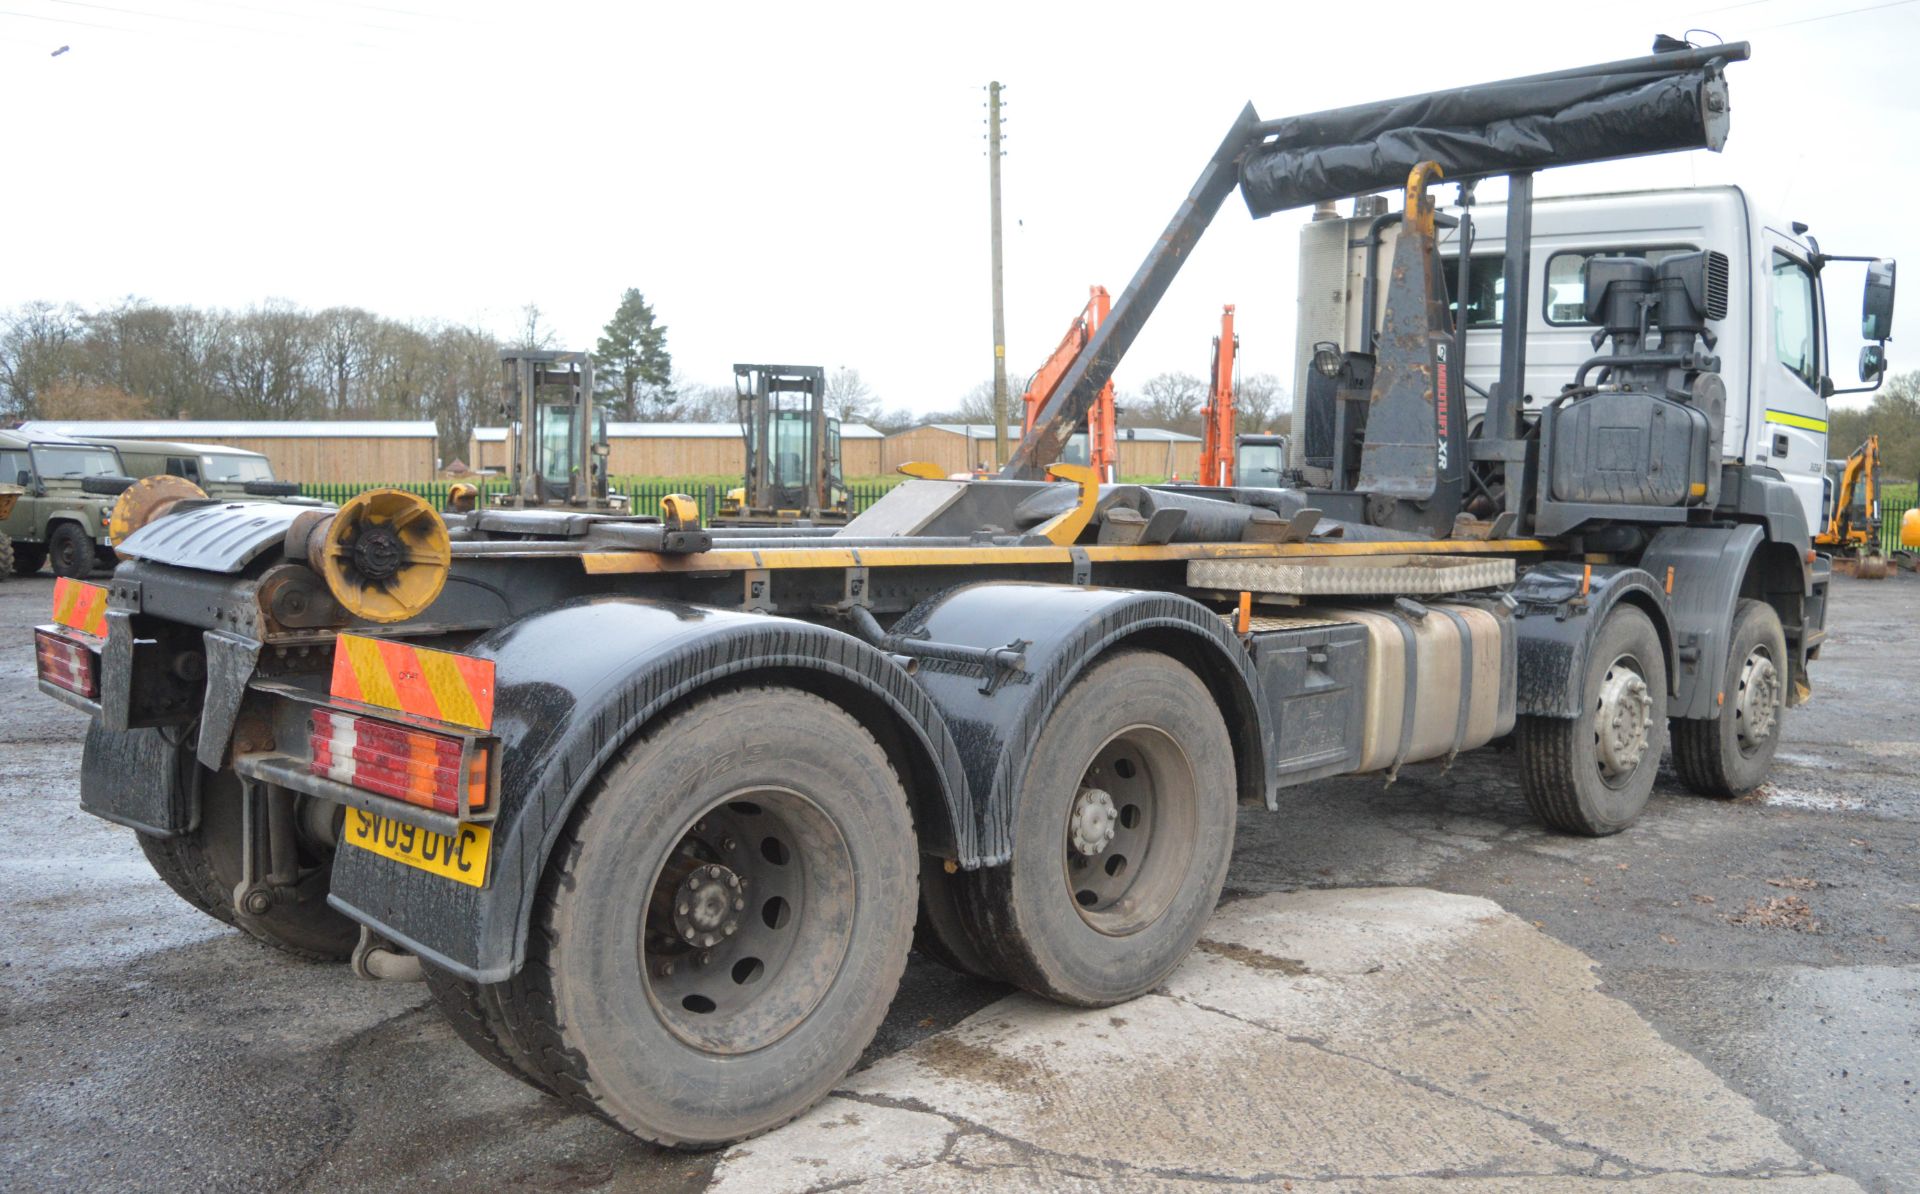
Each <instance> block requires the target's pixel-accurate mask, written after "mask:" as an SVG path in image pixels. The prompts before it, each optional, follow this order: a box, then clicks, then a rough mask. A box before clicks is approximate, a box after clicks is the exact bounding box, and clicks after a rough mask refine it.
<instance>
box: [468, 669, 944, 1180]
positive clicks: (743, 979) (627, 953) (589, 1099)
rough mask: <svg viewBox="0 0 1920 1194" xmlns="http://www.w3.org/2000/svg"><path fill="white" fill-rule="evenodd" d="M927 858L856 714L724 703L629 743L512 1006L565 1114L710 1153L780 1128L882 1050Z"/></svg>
mask: <svg viewBox="0 0 1920 1194" xmlns="http://www.w3.org/2000/svg"><path fill="white" fill-rule="evenodd" d="M917 863H918V851H917V847H916V845H915V839H914V832H913V821H912V817H911V814H910V813H909V812H908V809H907V797H906V792H905V790H904V789H903V788H902V787H901V784H900V780H899V778H898V777H897V776H896V775H895V774H894V772H893V768H892V767H891V765H890V764H889V763H888V761H887V755H886V752H885V751H884V750H882V749H881V747H880V746H879V744H878V743H877V742H875V741H874V739H873V737H872V735H870V734H868V733H867V731H866V730H865V729H864V728H862V727H861V725H860V724H859V723H858V722H857V721H855V720H854V719H853V718H852V717H851V716H849V715H848V714H847V713H846V712H845V711H844V710H842V709H840V708H838V707H837V706H835V705H832V704H830V703H829V702H827V701H824V700H822V699H820V698H819V697H816V696H813V695H810V694H808V693H804V692H800V691H798V690H795V689H788V688H760V689H747V690H741V691H734V692H729V693H727V694H725V695H724V696H717V697H712V698H709V699H706V700H703V701H700V702H698V703H696V704H694V705H691V706H689V707H687V708H686V709H685V710H683V711H681V712H680V713H678V714H675V715H674V716H672V717H671V718H669V719H667V720H665V721H663V722H661V723H660V724H659V725H657V726H656V727H654V728H653V729H651V730H650V731H648V732H647V733H646V734H645V735H643V736H642V737H640V738H639V739H637V740H635V741H634V742H633V743H632V744H631V745H629V746H628V747H627V748H626V750H625V751H624V752H623V753H622V754H621V755H620V756H619V757H618V758H616V759H615V760H614V761H613V762H612V763H611V764H609V765H608V767H607V768H606V770H605V771H604V772H603V773H602V774H601V777H600V778H599V779H598V780H596V781H595V783H594V785H593V787H592V788H591V789H589V791H588V793H587V795H586V796H585V797H584V798H583V799H582V802H581V807H580V809H579V811H578V812H577V813H576V814H575V815H574V817H573V819H572V821H571V822H570V824H569V825H568V827H567V829H566V831H565V832H564V833H563V834H562V836H561V838H560V840H559V842H558V843H556V845H555V847H554V854H553V857H552V859H551V861H550V862H549V864H548V867H547V873H546V876H545V878H544V880H543V882H542V885H541V891H540V895H539V899H538V904H537V906H536V908H535V913H534V923H533V926H532V930H531V933H530V935H529V940H528V946H527V960H526V964H525V965H524V966H523V967H522V968H521V971H520V973H519V974H517V975H515V976H514V978H513V979H511V980H509V982H508V983H507V984H506V985H505V989H504V990H503V992H502V1003H503V1007H502V1010H503V1011H504V1013H505V1016H504V1022H505V1023H506V1024H507V1025H508V1026H509V1031H511V1032H512V1034H513V1036H514V1037H515V1038H517V1047H519V1048H521V1049H523V1050H524V1051H525V1053H526V1055H527V1056H529V1057H532V1058H537V1059H538V1061H537V1073H536V1075H535V1076H536V1077H537V1078H538V1079H539V1081H540V1082H542V1083H543V1084H544V1085H546V1086H547V1087H548V1088H549V1089H551V1090H553V1091H554V1092H555V1093H557V1094H559V1095H560V1097H562V1098H564V1099H566V1100H567V1101H568V1102H569V1103H571V1104H573V1105H574V1106H576V1107H578V1108H580V1109H582V1110H585V1111H591V1112H593V1113H595V1114H598V1115H600V1116H602V1117H603V1118H605V1119H607V1120H610V1121H611V1122H613V1123H614V1124H616V1125H617V1126H619V1127H621V1128H624V1129H625V1130H627V1131H628V1132H631V1133H633V1134H634V1135H636V1136H639V1137H641V1138H643V1139H646V1140H650V1141H653V1142H655V1143H658V1144H665V1145H670V1146H675V1147H682V1148H706V1147H714V1146H718V1145H722V1144H726V1143H729V1142H731V1141H734V1140H739V1139H741V1138H743V1137H747V1136H752V1135H754V1134H756V1133H759V1132H764V1131H767V1130H769V1129H771V1128H775V1127H778V1126H779V1125H781V1124H783V1123H786V1122H787V1121H788V1120H790V1119H792V1118H794V1117H795V1116H797V1115H799V1114H800V1113H801V1112H803V1111H805V1110H806V1109H807V1108H809V1107H811V1106H812V1105H813V1104H814V1103H816V1102H818V1101H819V1100H820V1099H821V1098H823V1097H825V1095H826V1094H827V1093H828V1092H829V1091H830V1090H832V1089H833V1084H834V1083H835V1082H837V1081H839V1080H840V1078H841V1077H842V1076H844V1075H845V1074H846V1073H847V1071H848V1070H849V1069H851V1068H852V1067H853V1065H854V1063H855V1062H856V1061H858V1060H859V1058H860V1054H861V1051H862V1050H864V1049H865V1048H866V1046H867V1043H868V1042H869V1041H871V1040H872V1039H873V1034H874V1032H875V1030H877V1029H878V1028H879V1026H880V1021H881V1018H882V1017H884V1016H885V1015H886V1011H887V1007H888V1005H889V1004H890V1003H891V1002H892V1001H893V995H894V992H895V990H896V989H897V988H898V986H899V983H900V975H901V972H902V971H903V970H904V969H905V968H906V962H907V951H908V948H909V947H910V945H911V944H912V940H913V919H914V893H915V889H916V888H915V875H916V868H917Z"/></svg>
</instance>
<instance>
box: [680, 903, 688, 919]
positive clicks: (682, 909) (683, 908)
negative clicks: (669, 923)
mask: <svg viewBox="0 0 1920 1194" xmlns="http://www.w3.org/2000/svg"><path fill="white" fill-rule="evenodd" d="M686 914H687V906H686V905H685V904H682V905H680V915H682V916H685V915H686Z"/></svg>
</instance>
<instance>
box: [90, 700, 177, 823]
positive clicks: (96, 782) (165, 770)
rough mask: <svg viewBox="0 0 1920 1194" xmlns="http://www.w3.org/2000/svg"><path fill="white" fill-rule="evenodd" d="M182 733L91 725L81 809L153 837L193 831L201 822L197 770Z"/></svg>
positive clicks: (95, 723) (98, 723)
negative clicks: (179, 742)
mask: <svg viewBox="0 0 1920 1194" xmlns="http://www.w3.org/2000/svg"><path fill="white" fill-rule="evenodd" d="M168 734H173V735H175V736H176V737H177V736H178V735H179V734H180V731H179V730H109V729H107V728H106V727H105V726H104V725H102V724H101V723H100V722H99V721H98V720H97V719H96V720H95V721H94V722H93V723H92V724H90V725H89V726H88V727H87V743H86V749H85V751H84V752H83V753H82V755H81V762H80V807H81V808H82V809H84V810H86V811H87V812H90V813H92V814H93V815H94V816H96V817H99V818H101V819H102V820H106V821H112V822H113V823H114V824H116V825H125V826H128V827H129V828H132V829H138V830H139V831H140V832H142V833H148V834H152V835H153V836H155V837H173V836H175V835H176V834H182V833H191V832H192V831H193V829H194V827H195V826H196V825H198V824H199V821H200V800H199V792H198V790H197V789H196V787H195V785H194V783H193V779H194V775H195V769H194V767H193V760H192V756H191V754H190V753H189V752H188V750H187V748H186V747H185V746H183V745H177V744H176V743H175V742H173V741H171V740H169V738H168V736H167V735H168Z"/></svg>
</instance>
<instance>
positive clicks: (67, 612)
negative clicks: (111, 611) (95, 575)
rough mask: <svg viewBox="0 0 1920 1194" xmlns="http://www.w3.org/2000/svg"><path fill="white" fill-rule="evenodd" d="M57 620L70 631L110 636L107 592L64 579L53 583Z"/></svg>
mask: <svg viewBox="0 0 1920 1194" xmlns="http://www.w3.org/2000/svg"><path fill="white" fill-rule="evenodd" d="M53 620H54V621H55V622H58V623H59V624H60V625H62V626H65V627H66V628H67V629H69V630H78V631H79V632H80V633H81V634H91V635H92V636H93V637H95V638H105V637H107V590H106V589H105V588H103V587H102V586H100V585H90V584H88V583H87V582H86V581H84V580H74V579H73V578H72V577H69V576H63V577H61V578H60V579H58V580H56V581H54V582H53Z"/></svg>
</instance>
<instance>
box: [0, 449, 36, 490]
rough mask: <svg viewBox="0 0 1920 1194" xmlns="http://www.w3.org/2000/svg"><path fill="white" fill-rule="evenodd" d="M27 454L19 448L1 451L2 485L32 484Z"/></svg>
mask: <svg viewBox="0 0 1920 1194" xmlns="http://www.w3.org/2000/svg"><path fill="white" fill-rule="evenodd" d="M27 469H28V464H27V454H26V453H25V452H21V451H18V450H14V451H10V452H0V485H31V484H33V478H32V476H31V475H26V476H23V475H22V474H25V473H27Z"/></svg>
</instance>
